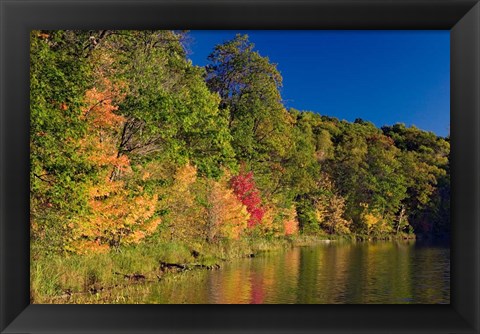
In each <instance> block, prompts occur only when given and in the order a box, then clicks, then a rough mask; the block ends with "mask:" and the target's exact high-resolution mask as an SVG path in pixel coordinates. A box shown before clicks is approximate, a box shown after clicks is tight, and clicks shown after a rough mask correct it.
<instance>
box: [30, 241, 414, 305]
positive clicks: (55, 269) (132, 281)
mask: <svg viewBox="0 0 480 334" xmlns="http://www.w3.org/2000/svg"><path fill="white" fill-rule="evenodd" d="M398 238H399V239H404V238H405V236H403V235H402V236H399V237H398ZM325 240H335V241H348V242H355V241H367V240H368V239H363V238H361V237H357V236H349V237H340V236H331V235H330V236H326V235H317V236H311V235H297V236H294V237H280V238H253V237H251V238H246V239H240V240H224V241H219V242H216V243H207V242H197V243H195V244H194V246H192V245H189V246H188V245H186V244H184V243H181V242H163V243H152V242H150V243H142V244H138V245H135V246H129V247H122V248H120V249H118V250H112V251H110V252H108V253H103V254H91V255H60V254H55V255H42V256H38V255H37V256H35V255H33V254H32V261H31V278H30V280H31V284H30V287H31V291H30V295H31V302H32V303H40V304H41V303H66V302H67V303H72V302H73V303H86V302H101V300H102V298H103V299H105V302H109V301H112V300H117V299H118V298H119V299H118V302H128V300H126V299H125V298H127V296H129V295H130V293H131V292H135V293H145V294H148V291H147V290H148V289H149V287H148V284H139V283H149V282H150V283H153V282H159V281H162V282H168V281H169V280H178V279H181V277H182V275H181V273H182V272H183V271H185V269H187V270H189V269H217V268H218V267H222V266H223V264H224V263H226V262H228V261H231V260H234V259H238V258H246V257H255V256H257V255H258V254H260V253H262V252H270V251H278V250H283V249H287V248H290V247H301V246H312V245H315V244H318V243H321V242H324V241H325ZM379 240H380V239H379ZM381 240H392V237H389V238H381ZM162 263H163V264H170V265H173V264H176V265H181V266H185V268H177V267H165V266H164V267H163V268H162ZM166 284H168V283H166ZM121 290H125V291H124V293H122V292H119V291H121ZM142 291H143V292H142ZM112 294H113V295H114V296H112ZM112 298H114V299H112Z"/></svg>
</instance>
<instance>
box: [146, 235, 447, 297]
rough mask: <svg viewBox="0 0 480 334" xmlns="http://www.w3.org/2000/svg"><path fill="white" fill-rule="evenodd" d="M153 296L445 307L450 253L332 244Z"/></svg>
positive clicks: (233, 268) (164, 286) (195, 277)
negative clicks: (406, 304) (408, 304)
mask: <svg viewBox="0 0 480 334" xmlns="http://www.w3.org/2000/svg"><path fill="white" fill-rule="evenodd" d="M151 292H152V293H151V295H150V297H149V302H156V303H220V304H244V303H252V304H262V303H275V304H286V303H296V304H311V303H314V304H346V303H350V304H352V303H353V304H358V303H360V304H363V303H381V304H391V303H395V304H397V303H420V304H436V303H449V302H450V250H449V248H448V247H443V246H433V245H424V244H420V243H418V242H417V243H415V242H412V241H410V242H377V243H355V244H352V243H340V242H331V243H328V244H327V243H326V244H321V245H319V246H315V247H302V248H293V249H290V250H287V251H284V252H273V253H267V254H264V255H262V256H260V257H257V258H254V259H245V260H238V261H235V262H233V263H231V264H228V265H225V266H224V268H222V269H221V270H217V271H198V272H192V273H188V274H185V275H181V276H180V277H178V278H177V279H176V280H172V281H170V282H162V283H159V284H157V285H156V286H155V287H153V289H152V290H151Z"/></svg>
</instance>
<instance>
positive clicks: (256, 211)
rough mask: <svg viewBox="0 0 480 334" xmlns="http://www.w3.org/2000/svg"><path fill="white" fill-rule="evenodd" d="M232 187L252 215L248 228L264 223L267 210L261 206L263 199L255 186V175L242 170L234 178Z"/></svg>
mask: <svg viewBox="0 0 480 334" xmlns="http://www.w3.org/2000/svg"><path fill="white" fill-rule="evenodd" d="M231 187H232V188H233V192H234V194H235V196H236V197H237V198H238V199H239V200H240V201H241V202H242V204H243V205H245V206H246V207H247V211H248V213H249V214H250V219H249V220H248V227H249V228H253V227H255V226H257V225H259V224H260V223H261V222H262V219H263V215H264V214H265V209H264V208H263V207H262V206H261V203H262V199H261V198H260V191H259V190H258V189H257V186H256V185H255V180H254V179H253V173H252V172H248V173H245V170H244V169H243V168H242V170H241V171H240V174H238V175H237V176H234V177H232V180H231Z"/></svg>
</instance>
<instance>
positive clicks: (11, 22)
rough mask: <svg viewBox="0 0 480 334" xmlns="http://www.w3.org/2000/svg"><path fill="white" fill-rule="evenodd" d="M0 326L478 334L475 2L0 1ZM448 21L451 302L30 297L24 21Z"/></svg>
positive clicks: (365, 25)
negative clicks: (116, 301) (131, 301)
mask: <svg viewBox="0 0 480 334" xmlns="http://www.w3.org/2000/svg"><path fill="white" fill-rule="evenodd" d="M0 11H1V12H0V24H1V37H0V43H1V44H0V46H1V58H0V59H1V71H0V73H1V81H0V85H1V92H0V98H1V101H0V102H1V105H0V107H1V109H0V111H1V112H0V177H1V178H0V187H1V190H0V261H1V262H0V266H1V267H0V332H1V333H40V332H42V333H58V332H82V333H83V332H85V333H87V332H88V333H93V332H95V333H107V332H132V333H133V332H161V333H183V332H198V333H216V332H225V333H227V332H228V333H241V332H242V333H243V332H248V333H256V332H259V333H267V332H271V333H303V332H325V333H327V332H335V333H340V332H347V333H350V332H352V333H354V332H388V333H393V332H399V333H400V332H411V333H413V332H415V333H479V319H480V316H479V315H480V311H479V310H480V308H479V305H480V303H479V302H480V294H479V292H480V290H479V282H480V277H479V243H480V238H479V206H480V201H479V188H480V178H479V175H480V174H479V169H480V163H479V162H480V140H479V139H480V110H479V109H480V98H479V95H480V72H479V71H480V5H479V4H478V2H477V1H472V0H430V1H427V0H422V1H419V0H390V1H386V0H346V1H345V0H337V1H332V0H297V1H294V0H268V1H266V0H260V1H252V0H244V1H240V0H224V1H220V0H216V1H215V0H210V1H203V0H199V1H190V0H177V1H172V0H170V1H167V0H158V1H153V0H147V1H145V0H143V1H134V0H123V1H122V0H117V1H113V0H110V1H109V0H99V1H75V0H63V1H59V0H38V1H34V0H0ZM110 28H117V29H118V28H122V29H146V28H158V29H448V30H450V34H451V130H450V131H451V132H450V133H451V175H452V222H453V226H452V227H453V228H452V230H453V232H452V251H451V261H452V262H451V263H452V265H451V276H452V279H451V304H450V305H335V306H334V305H250V306H242V305H30V304H29V287H30V282H29V66H28V64H29V31H30V30H31V29H110Z"/></svg>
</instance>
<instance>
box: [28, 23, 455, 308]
mask: <svg viewBox="0 0 480 334" xmlns="http://www.w3.org/2000/svg"><path fill="white" fill-rule="evenodd" d="M187 37H188V32H185V31H115V30H101V31H73V30H72V31H32V32H31V49H30V55H31V58H30V59H31V68H30V119H31V123H30V125H31V128H30V163H31V169H30V190H31V191H30V196H31V198H30V222H31V298H32V301H33V302H40V303H42V302H61V301H62V300H63V299H60V300H59V301H58V300H56V299H55V298H63V297H65V296H66V297H65V298H68V296H70V295H72V294H75V293H86V292H89V291H90V292H92V293H96V292H97V290H99V289H100V288H104V287H106V286H115V285H118V284H119V283H118V282H124V281H125V280H130V281H139V280H144V279H146V280H148V279H149V278H150V277H153V278H154V279H159V280H160V279H161V277H162V275H163V274H164V273H165V272H166V271H174V270H173V269H172V268H173V267H172V266H173V265H174V264H176V265H179V264H181V265H188V266H190V267H194V266H199V267H201V266H203V267H205V268H208V269H215V268H216V265H218V264H219V263H221V261H223V260H228V259H231V258H235V257H245V256H255V254H257V253H258V252H259V251H263V250H269V249H274V248H282V247H285V246H290V245H292V244H293V245H298V244H304V243H311V242H315V241H316V240H321V239H339V238H345V239H351V240H376V239H396V238H398V239H410V238H412V239H413V238H421V239H448V238H449V235H450V170H449V152H450V144H449V140H450V139H449V137H446V138H444V137H439V136H437V135H435V134H434V133H433V132H426V131H422V130H420V129H418V128H416V127H414V126H412V127H406V126H405V125H403V124H394V125H391V126H384V127H382V128H377V127H376V126H375V125H374V124H372V123H370V122H368V121H367V120H362V119H357V120H355V122H353V123H352V122H347V121H343V120H339V119H336V118H333V117H329V116H328V115H320V114H318V113H315V111H300V110H295V109H287V108H286V107H285V105H284V103H283V101H282V96H281V87H282V76H281V73H280V72H279V71H278V70H277V67H276V65H275V64H273V63H271V62H270V61H269V59H268V58H267V57H265V56H263V55H261V54H260V53H259V51H257V50H255V48H254V45H253V44H252V43H251V42H250V41H249V40H248V36H246V35H237V37H236V38H234V39H233V40H231V41H227V42H225V43H224V44H221V45H218V46H216V47H215V49H214V50H212V53H211V55H210V56H209V64H208V65H207V66H206V67H204V68H203V67H198V66H194V65H192V63H191V61H190V60H188V58H187V53H186V43H188V42H187V41H188V38H187ZM160 264H162V266H160ZM169 265H170V267H169ZM218 266H219V265H218ZM160 267H161V268H160ZM185 268H186V267H185ZM185 268H184V269H185ZM177 269H178V268H177ZM177 269H176V270H177ZM180 269H181V268H180ZM134 275H137V276H134Z"/></svg>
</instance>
